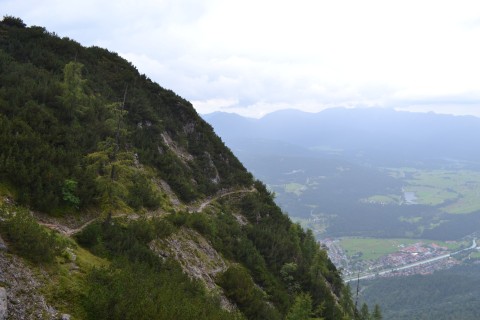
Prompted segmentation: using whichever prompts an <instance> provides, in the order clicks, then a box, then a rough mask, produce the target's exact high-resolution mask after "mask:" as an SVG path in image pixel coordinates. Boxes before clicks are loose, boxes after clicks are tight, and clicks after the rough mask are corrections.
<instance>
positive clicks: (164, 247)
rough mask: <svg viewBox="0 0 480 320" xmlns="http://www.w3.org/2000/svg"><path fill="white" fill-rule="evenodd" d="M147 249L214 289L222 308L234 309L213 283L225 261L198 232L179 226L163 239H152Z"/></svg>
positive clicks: (225, 265) (224, 265) (221, 270)
mask: <svg viewBox="0 0 480 320" xmlns="http://www.w3.org/2000/svg"><path fill="white" fill-rule="evenodd" d="M150 248H151V249H152V250H153V251H154V252H155V253H157V254H158V255H159V256H161V257H162V258H166V257H170V258H173V259H175V260H177V261H178V262H179V263H180V265H181V267H182V269H183V271H184V272H185V273H186V274H187V275H189V276H190V277H192V278H195V279H198V280H200V281H202V282H203V283H204V284H205V286H206V288H207V289H208V290H210V291H213V292H216V293H217V294H218V295H219V297H220V301H221V304H222V307H223V308H224V309H227V310H233V309H235V306H234V305H233V304H232V303H231V302H230V301H229V300H228V299H227V298H226V297H225V296H223V295H222V293H221V290H220V289H219V287H217V285H216V284H215V277H216V275H217V274H219V273H222V272H225V271H226V270H227V268H228V264H227V262H226V261H225V260H224V259H223V258H222V256H221V255H220V254H219V253H218V252H217V251H216V250H215V249H214V248H213V247H212V246H211V244H210V243H209V242H208V240H207V239H205V238H204V237H203V236H202V235H200V234H199V233H198V232H196V231H194V230H191V229H187V228H181V229H180V231H178V232H176V233H174V234H173V235H171V236H170V237H168V238H167V239H165V240H156V241H153V242H152V243H151V244H150Z"/></svg>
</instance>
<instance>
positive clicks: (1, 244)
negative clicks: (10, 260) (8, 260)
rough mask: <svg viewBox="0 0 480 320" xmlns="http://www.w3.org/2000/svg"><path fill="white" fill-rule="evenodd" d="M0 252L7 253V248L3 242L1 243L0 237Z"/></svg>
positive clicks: (0, 238)
mask: <svg viewBox="0 0 480 320" xmlns="http://www.w3.org/2000/svg"><path fill="white" fill-rule="evenodd" d="M0 250H1V251H7V250H8V247H7V244H6V243H5V241H3V239H2V237H1V236H0Z"/></svg>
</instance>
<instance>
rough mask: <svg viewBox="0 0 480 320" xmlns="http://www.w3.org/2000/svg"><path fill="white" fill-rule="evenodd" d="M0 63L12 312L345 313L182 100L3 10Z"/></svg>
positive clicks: (315, 252)
mask: <svg viewBox="0 0 480 320" xmlns="http://www.w3.org/2000/svg"><path fill="white" fill-rule="evenodd" d="M0 70H1V72H0V218H1V220H0V233H1V236H2V238H3V239H4V240H5V245H4V247H6V248H7V251H5V250H0V264H5V265H9V266H10V267H9V268H7V269H8V270H7V271H6V274H5V275H3V276H2V278H1V279H0V289H2V288H5V290H6V292H7V298H8V299H7V300H8V301H7V302H8V303H7V306H8V310H7V313H8V317H7V319H19V318H22V319H57V318H59V315H60V314H68V315H69V316H70V317H71V319H311V318H317V319H332V320H333V319H352V318H353V317H354V313H355V312H354V304H353V302H352V298H351V296H350V292H349V290H348V288H347V287H346V286H345V285H344V283H343V282H342V280H341V277H340V272H339V271H338V270H337V269H336V268H335V266H334V265H333V264H332V263H331V261H330V260H329V259H328V257H327V254H326V252H325V250H323V249H321V248H320V246H319V245H318V244H317V243H316V241H315V239H314V237H313V235H312V233H311V232H310V231H307V232H306V231H304V230H303V229H301V228H300V226H299V225H297V224H293V223H292V222H291V221H290V220H289V218H288V217H287V215H286V214H284V213H283V212H282V211H281V210H280V209H279V208H278V206H277V205H276V204H275V203H274V201H273V195H272V194H271V193H270V192H268V191H267V189H266V188H265V186H264V184H263V183H261V182H259V181H255V180H254V179H253V177H252V175H251V174H250V173H248V172H247V171H246V170H245V168H244V167H243V165H242V164H241V163H240V162H239V161H238V159H237V158H236V157H235V156H234V155H233V154H232V152H231V151H230V150H229V149H228V148H226V147H225V145H224V144H223V142H222V141H221V140H220V138H218V137H217V136H216V135H215V133H214V132H213V130H212V128H211V126H210V125H208V124H207V123H205V122H204V121H203V120H202V119H201V118H200V117H199V116H198V115H197V113H196V112H195V110H194V109H193V107H192V105H191V104H190V103H189V102H188V101H185V100H184V99H182V98H181V97H179V96H178V95H176V94H175V93H173V92H172V91H169V90H166V89H164V88H162V87H160V86H159V85H158V84H156V83H154V82H153V81H151V80H150V79H149V78H148V77H147V76H145V75H142V74H140V73H139V72H138V71H137V70H136V69H135V67H134V66H133V65H132V64H130V63H129V62H127V61H126V60H124V59H122V58H121V57H119V56H118V55H117V54H115V53H112V52H109V51H108V50H106V49H102V48H98V47H90V48H84V47H82V46H81V45H80V44H78V43H77V42H75V41H74V40H71V39H68V38H59V37H58V36H56V35H55V34H54V33H51V32H49V31H47V30H45V29H44V28H43V27H37V26H32V27H27V26H26V25H25V23H24V22H23V21H22V20H21V19H19V18H14V17H10V16H6V17H4V19H3V21H2V22H1V23H0ZM38 222H40V224H39V223H38ZM51 229H54V231H52V230H51ZM1 243H2V241H1V239H0V244H1ZM0 247H1V246H0ZM15 270H21V272H22V274H25V276H24V277H20V278H19V277H18V274H17V273H18V272H17V271H15ZM19 279H20V280H19ZM0 293H1V290H0ZM1 299H2V298H1V295H0V300H1ZM38 301H40V302H38ZM0 313H1V310H0Z"/></svg>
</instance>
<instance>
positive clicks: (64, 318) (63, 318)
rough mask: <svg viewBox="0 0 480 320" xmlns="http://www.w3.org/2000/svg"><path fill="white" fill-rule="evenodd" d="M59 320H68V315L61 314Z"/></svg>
mask: <svg viewBox="0 0 480 320" xmlns="http://www.w3.org/2000/svg"><path fill="white" fill-rule="evenodd" d="M60 319H61V320H70V315H69V314H66V313H64V314H62V316H61V317H60Z"/></svg>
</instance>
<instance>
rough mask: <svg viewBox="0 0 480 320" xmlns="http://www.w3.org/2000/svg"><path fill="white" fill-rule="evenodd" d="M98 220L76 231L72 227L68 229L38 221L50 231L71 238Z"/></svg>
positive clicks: (60, 225) (63, 226) (95, 219)
mask: <svg viewBox="0 0 480 320" xmlns="http://www.w3.org/2000/svg"><path fill="white" fill-rule="evenodd" d="M98 219H99V217H96V218H93V219H91V220H89V221H87V222H85V223H84V224H82V225H81V226H79V227H78V228H75V229H72V228H70V227H67V226H65V225H62V224H59V223H48V222H42V221H38V224H40V225H42V226H45V227H47V228H49V229H52V230H56V231H58V232H60V233H61V234H63V235H65V236H68V237H71V236H73V235H74V234H76V233H79V232H80V231H82V230H83V229H85V228H86V227H87V226H88V225H90V224H91V223H93V222H95V221H97V220H98Z"/></svg>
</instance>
